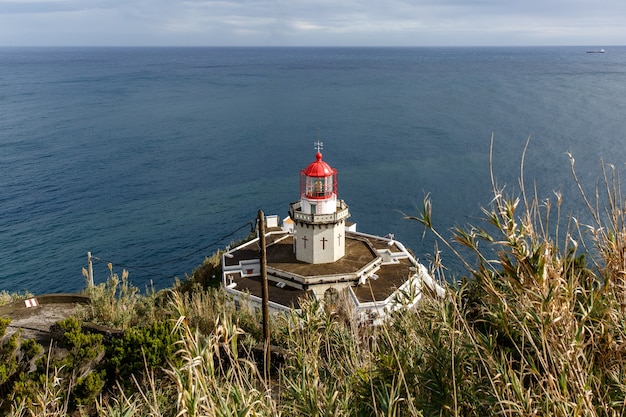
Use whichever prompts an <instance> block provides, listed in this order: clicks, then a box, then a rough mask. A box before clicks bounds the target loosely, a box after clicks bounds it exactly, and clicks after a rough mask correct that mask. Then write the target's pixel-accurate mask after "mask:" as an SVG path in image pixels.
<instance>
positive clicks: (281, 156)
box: [0, 47, 626, 294]
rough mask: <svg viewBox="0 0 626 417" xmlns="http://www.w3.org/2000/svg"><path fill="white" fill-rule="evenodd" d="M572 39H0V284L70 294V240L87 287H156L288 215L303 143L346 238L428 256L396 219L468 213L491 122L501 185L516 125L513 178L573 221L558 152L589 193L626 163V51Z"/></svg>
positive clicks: (442, 228)
mask: <svg viewBox="0 0 626 417" xmlns="http://www.w3.org/2000/svg"><path fill="white" fill-rule="evenodd" d="M586 49H587V48H585V47H528V48H521V47H517V48H500V47H498V48H0V289H4V290H7V291H11V292H17V291H24V290H28V291H30V292H33V293H35V294H43V293H57V292H73V291H79V290H81V289H82V288H84V286H85V281H84V279H83V277H82V274H81V268H82V267H85V266H86V265H87V252H91V253H92V254H93V255H94V256H95V257H97V258H98V261H96V262H95V264H94V269H95V279H96V282H103V281H104V280H106V278H107V276H108V274H109V271H108V269H107V266H106V263H107V262H111V263H112V264H113V267H114V272H117V273H120V274H121V271H122V269H124V268H126V269H128V270H129V273H130V280H131V282H132V283H133V284H134V285H136V286H137V287H139V288H140V289H145V288H146V287H147V286H149V285H154V287H156V288H164V287H167V286H170V285H171V284H172V283H173V282H174V280H175V279H176V278H179V279H184V278H185V276H186V274H189V273H191V271H192V270H193V269H194V267H195V266H197V265H199V264H200V263H201V262H202V261H203V259H204V258H205V257H206V256H209V255H210V254H211V253H213V252H214V251H215V250H217V249H219V248H222V247H224V246H226V245H228V244H229V243H231V242H233V241H236V240H238V239H240V238H243V237H244V236H246V235H247V234H248V232H249V231H250V230H251V222H252V221H254V219H255V217H256V215H257V212H258V210H259V209H262V210H263V211H264V212H265V213H266V214H268V215H269V214H277V215H279V216H280V217H281V218H282V217H285V216H286V215H287V211H288V205H289V203H291V202H293V201H295V200H297V199H298V193H299V172H300V170H301V169H302V168H304V167H306V166H307V165H308V164H309V163H310V162H312V161H313V160H314V158H315V150H314V146H313V143H314V142H315V141H318V140H320V141H323V143H324V147H323V151H322V152H323V154H324V160H325V161H326V162H328V163H329V164H330V165H331V166H333V167H335V168H337V170H338V172H339V175H338V184H339V197H340V198H342V199H344V200H345V201H346V202H347V203H348V205H349V206H350V211H351V214H352V217H351V220H352V221H354V222H356V223H357V225H358V230H360V231H362V232H366V233H372V234H379V235H386V234H388V233H393V234H394V235H395V237H396V239H398V240H400V241H402V242H403V243H405V245H406V246H407V247H409V248H411V249H412V250H413V252H414V253H415V255H416V257H418V258H419V259H420V260H421V261H422V262H423V263H425V264H428V261H429V259H430V258H431V257H432V254H433V253H434V250H435V249H434V239H433V237H432V236H431V235H430V234H426V236H424V235H423V228H422V227H421V226H420V225H418V224H417V223H416V222H412V221H407V220H404V219H403V215H404V214H409V215H418V213H419V208H420V206H421V204H422V200H423V198H424V196H425V195H429V196H430V198H431V199H432V202H433V222H434V224H435V227H436V228H437V230H438V231H439V232H440V233H441V234H442V235H443V236H444V237H446V238H450V236H451V234H450V228H452V227H454V226H463V225H466V224H469V223H472V224H479V225H480V224H483V223H482V220H481V218H482V214H481V207H484V206H487V205H488V204H489V202H490V200H491V191H490V190H491V186H490V174H489V149H490V145H489V144H490V138H491V135H492V134H493V135H494V147H493V160H494V164H493V171H494V174H495V177H496V179H497V181H498V183H499V184H500V185H506V190H507V191H508V192H511V193H512V194H515V193H516V190H518V189H519V187H518V178H519V176H520V165H521V158H522V153H523V149H524V146H525V144H526V142H527V139H528V138H529V137H530V144H529V147H528V151H527V154H526V157H525V161H524V174H525V176H524V179H525V182H526V184H527V187H530V188H534V187H536V188H537V190H538V192H539V195H540V196H541V197H542V198H550V199H554V198H555V192H558V193H561V194H562V195H563V199H564V206H563V207H564V208H563V210H564V211H565V210H566V211H565V212H566V213H568V214H569V213H571V215H573V216H576V217H577V218H584V216H585V212H586V209H585V207H584V205H583V202H582V199H581V198H580V195H579V193H578V190H577V187H576V184H575V182H574V180H573V178H572V175H571V172H570V164H569V158H568V156H567V154H566V153H567V152H571V153H572V154H573V155H574V157H575V158H576V169H577V173H578V175H579V177H580V179H581V181H582V183H583V185H584V186H585V187H588V190H589V191H590V192H591V193H592V194H593V188H594V187H595V184H596V183H597V182H598V181H599V179H600V176H601V161H605V162H606V163H611V164H614V165H615V166H616V167H617V168H618V169H621V168H622V167H623V164H624V161H626V148H625V147H624V143H625V141H624V132H626V117H625V115H626V47H607V48H606V53H604V54H587V53H585V52H586ZM439 246H440V247H441V245H439ZM443 262H444V264H445V265H446V266H447V267H448V268H449V273H450V274H451V275H454V274H462V273H463V271H462V269H461V268H458V267H459V263H458V261H457V260H455V259H454V257H453V256H452V255H451V254H449V253H447V252H445V251H444V253H443Z"/></svg>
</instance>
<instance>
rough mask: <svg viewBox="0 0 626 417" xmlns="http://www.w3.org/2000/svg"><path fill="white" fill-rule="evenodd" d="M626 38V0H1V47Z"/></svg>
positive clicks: (611, 41) (605, 41)
mask: <svg viewBox="0 0 626 417" xmlns="http://www.w3.org/2000/svg"><path fill="white" fill-rule="evenodd" d="M624 44H626V1H625V0H0V45H2V46H505V45H506V46H517V45H594V46H606V45H624Z"/></svg>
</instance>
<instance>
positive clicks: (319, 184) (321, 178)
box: [300, 151, 337, 200]
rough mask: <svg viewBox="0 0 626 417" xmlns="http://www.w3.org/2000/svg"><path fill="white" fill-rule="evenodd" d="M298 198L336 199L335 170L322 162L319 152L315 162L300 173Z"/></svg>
mask: <svg viewBox="0 0 626 417" xmlns="http://www.w3.org/2000/svg"><path fill="white" fill-rule="evenodd" d="M300 196H301V197H303V198H307V199H311V200H326V199H329V198H336V197H337V170H336V169H335V168H332V167H331V166H330V165H328V164H327V163H326V162H324V161H322V154H321V153H320V152H319V151H318V152H317V154H316V155H315V161H314V162H311V163H310V164H309V166H308V167H306V168H305V169H303V170H302V171H301V172H300Z"/></svg>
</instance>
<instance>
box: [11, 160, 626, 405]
mask: <svg viewBox="0 0 626 417" xmlns="http://www.w3.org/2000/svg"><path fill="white" fill-rule="evenodd" d="M602 172H603V175H602V178H603V186H601V187H599V188H598V189H597V190H594V191H593V192H592V193H591V195H592V197H589V195H588V193H587V192H586V190H584V189H583V187H582V186H580V191H581V198H582V199H583V201H584V202H585V205H586V206H587V208H588V209H589V212H590V213H589V215H590V218H591V219H592V223H591V224H586V225H583V224H579V223H578V222H577V221H576V219H575V218H574V217H571V216H569V215H564V214H563V213H562V212H561V207H562V203H563V201H562V197H561V196H560V195H558V194H555V195H554V197H553V200H552V201H551V200H549V199H548V200H546V199H542V198H540V197H539V196H538V195H537V194H536V192H534V193H528V192H527V190H526V188H525V184H524V179H523V160H522V175H521V179H520V194H519V195H517V196H515V195H506V194H505V192H504V189H503V188H502V187H499V186H498V185H497V184H496V181H495V179H493V175H492V184H493V195H494V198H493V200H492V202H491V203H490V204H489V206H487V207H486V208H485V209H484V222H483V223H481V224H479V225H469V226H467V227H463V228H457V229H455V230H454V231H453V233H452V238H451V239H448V238H446V237H444V236H443V235H442V234H441V233H440V232H438V231H437V230H436V228H435V225H434V224H433V223H432V220H431V219H432V216H431V212H432V210H433V207H432V203H431V201H430V200H429V199H428V197H427V198H426V199H425V201H424V205H423V208H422V212H421V213H419V214H418V215H416V216H407V219H409V220H411V221H417V222H419V223H420V224H421V225H423V226H424V227H425V228H426V230H427V231H428V232H430V233H434V234H435V236H437V237H438V238H439V244H440V245H447V246H448V247H449V248H450V249H451V250H452V252H453V253H455V254H456V255H457V256H459V258H460V259H461V261H462V263H463V265H465V271H464V273H463V274H462V275H461V276H459V277H456V276H455V277H447V276H446V273H445V269H444V267H443V263H442V261H441V259H438V258H435V259H433V264H432V265H431V268H432V274H433V275H434V276H437V277H440V278H441V279H442V280H446V281H447V282H450V284H449V286H448V288H447V292H446V295H445V298H444V299H441V298H440V297H439V296H437V295H436V294H430V293H428V292H426V293H425V294H424V296H423V298H422V301H421V303H420V306H419V308H418V309H414V310H405V311H399V312H397V313H395V314H394V315H393V316H392V317H391V318H390V319H388V320H387V321H386V322H384V323H383V325H381V326H378V327H366V326H362V325H361V324H360V323H359V322H358V321H356V320H355V319H354V317H353V316H352V314H351V310H350V308H349V307H348V304H346V303H345V300H342V297H339V299H338V300H337V303H336V305H334V306H332V307H330V306H328V305H326V306H324V305H322V304H320V303H319V302H317V301H314V300H305V301H303V302H302V309H301V311H299V312H291V313H289V314H285V315H276V316H274V317H273V318H272V321H271V331H272V344H273V345H277V346H279V347H281V348H283V349H284V351H285V352H287V353H286V355H285V357H284V363H283V364H282V365H281V366H280V367H278V368H276V367H274V368H273V373H272V376H271V378H267V377H266V376H264V375H263V368H262V367H261V366H260V364H259V363H258V361H257V357H256V356H255V352H254V346H256V345H258V344H259V343H260V342H261V338H262V332H261V329H260V315H259V313H258V312H257V311H254V310H250V309H249V308H246V306H245V305H244V306H242V308H239V309H236V308H235V306H234V303H233V301H232V299H230V298H229V297H228V296H227V295H226V294H225V293H224V292H223V291H221V290H220V289H216V288H212V287H211V285H207V284H206V283H207V282H210V281H211V280H207V277H208V276H211V278H212V275H213V274H214V273H215V272H216V271H217V269H216V268H217V265H216V263H215V262H218V259H217V257H216V259H213V260H212V261H211V262H212V264H203V266H202V270H201V271H200V272H202V271H204V272H202V274H200V272H198V273H199V274H200V275H199V276H202V277H203V278H201V279H200V280H199V283H195V284H194V283H181V285H178V286H176V287H175V288H173V289H170V290H165V291H161V292H158V293H155V292H152V293H148V294H146V295H139V294H138V292H137V291H136V290H135V289H133V288H132V286H130V284H129V283H128V282H127V279H128V276H127V275H125V274H123V275H122V278H121V279H118V278H117V276H116V275H115V274H113V271H111V277H110V280H109V282H107V283H105V284H102V285H101V286H98V287H95V289H94V290H92V291H94V293H93V294H92V297H93V298H94V299H95V300H96V302H94V304H93V305H92V307H91V310H89V311H88V312H87V313H85V314H86V315H85V316H84V318H85V319H89V320H96V321H100V322H103V323H116V326H119V327H122V328H130V327H133V328H139V327H141V326H144V325H146V321H154V320H157V321H159V320H160V321H169V323H170V325H171V326H170V327H169V328H171V332H172V333H171V336H172V340H173V341H174V342H173V343H174V346H175V349H173V352H175V353H174V354H172V355H171V357H170V358H169V359H168V360H166V361H164V363H162V364H161V365H160V367H159V369H155V368H154V367H151V366H148V365H147V364H148V363H149V361H148V360H147V359H146V356H144V366H141V367H139V368H140V369H143V372H138V373H137V375H133V377H132V378H131V381H126V382H127V383H128V382H130V383H131V384H132V389H130V390H129V389H128V388H124V386H123V384H122V383H121V381H117V382H115V383H112V384H108V385H107V386H106V387H105V389H104V390H103V391H102V392H101V393H100V395H99V397H98V400H97V403H96V405H95V406H94V408H93V409H91V413H92V414H94V415H95V414H97V415H101V416H209V415H210V416H235V415H237V416H281V415H284V416H486V415H498V416H530V415H554V416H624V415H626V400H625V399H626V315H625V314H626V311H625V310H626V277H625V274H626V218H625V213H626V207H625V206H624V200H623V197H622V196H621V190H620V186H619V183H620V181H619V174H618V173H617V171H616V170H615V169H614V168H613V167H610V166H603V170H602ZM572 173H573V177H574V179H576V173H575V170H574V160H573V158H572ZM600 190H601V191H600ZM436 253H438V252H437V251H436ZM461 254H469V255H461ZM53 371H54V370H52V371H51V374H53ZM55 389H57V388H55V386H54V385H50V384H42V385H41V387H40V396H41V399H42V400H41V401H39V402H36V403H35V402H33V403H16V404H12V405H11V406H12V409H11V410H12V414H10V415H13V416H26V415H49V416H56V415H62V414H59V413H63V412H64V409H63V407H64V405H63V404H61V403H59V404H57V405H58V407H57V408H54V407H50V406H46V407H47V410H49V411H46V409H44V408H45V407H44V408H42V407H41V404H50V401H49V399H50V398H67V397H68V394H67V393H64V392H63V393H58V392H56V391H55ZM68 389H71V387H70V388H68ZM46 401H47V402H46ZM38 407H39V408H38ZM70 411H71V410H70ZM84 412H87V411H84Z"/></svg>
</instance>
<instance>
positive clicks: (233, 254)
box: [222, 141, 445, 324]
mask: <svg viewBox="0 0 626 417" xmlns="http://www.w3.org/2000/svg"><path fill="white" fill-rule="evenodd" d="M315 149H316V154H315V160H314V161H313V162H311V163H310V164H309V165H308V166H307V167H306V168H304V169H302V170H301V171H300V190H299V191H300V195H299V199H298V200H297V201H295V202H293V203H291V204H289V217H286V218H285V219H283V221H282V224H281V225H279V222H278V216H266V222H265V224H269V225H270V226H268V227H267V229H265V228H263V229H264V230H265V231H264V232H263V235H262V236H263V239H261V237H262V236H261V235H259V236H258V237H256V238H254V239H251V240H248V241H246V242H244V243H242V244H241V245H239V246H237V247H236V248H229V249H228V250H227V251H226V252H224V254H223V255H222V284H223V286H224V289H225V290H226V291H227V292H228V293H229V294H232V295H233V297H235V299H236V300H237V301H238V302H239V303H242V304H243V303H246V302H250V303H252V304H253V305H261V303H262V299H263V298H264V297H266V298H267V299H268V300H269V308H270V310H273V311H276V312H278V311H290V310H291V309H300V306H301V302H302V300H304V299H311V298H313V299H316V300H319V301H321V302H323V303H328V304H327V305H328V306H329V308H335V307H336V303H337V302H338V301H337V300H338V299H339V298H338V297H339V295H340V294H345V295H346V298H345V299H344V300H345V302H347V303H351V304H350V306H352V307H351V308H350V309H352V308H353V310H352V311H353V313H354V314H355V318H357V319H358V320H359V321H363V322H369V323H374V324H376V323H380V322H381V321H382V320H383V319H384V317H386V316H387V315H388V314H389V313H390V312H392V311H395V310H397V309H400V308H410V307H411V306H413V305H416V303H417V302H418V301H419V300H420V299H421V296H422V293H421V289H422V286H423V285H424V284H425V285H427V286H428V287H429V288H430V289H432V290H433V291H436V292H437V293H438V294H439V295H441V296H442V297H443V294H445V292H444V289H443V288H442V287H441V286H439V285H438V284H437V283H436V282H435V281H434V280H433V279H432V277H430V275H429V274H428V271H427V270H426V267H424V266H423V265H421V264H420V263H419V262H418V261H417V259H415V258H414V257H413V255H412V254H411V253H410V252H409V250H407V248H406V247H405V246H404V245H403V244H402V243H401V242H399V241H398V240H396V239H395V238H394V237H393V235H392V234H389V235H387V236H375V235H371V234H366V233H361V232H358V231H357V230H356V223H354V222H347V220H348V218H349V217H350V212H349V210H348V205H347V204H346V203H345V202H344V201H343V200H341V199H340V198H339V197H338V194H337V170H336V169H334V168H333V167H331V166H330V165H329V164H327V163H326V162H325V161H324V158H323V156H322V152H321V151H322V143H321V142H319V141H318V142H316V143H315ZM294 188H295V187H294ZM263 253H265V256H263V255H262V254H263ZM263 270H264V271H265V273H263V272H262V271H263ZM263 276H265V277H266V278H263ZM265 279H266V281H265ZM266 291H267V292H266ZM264 294H265V295H264Z"/></svg>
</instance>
